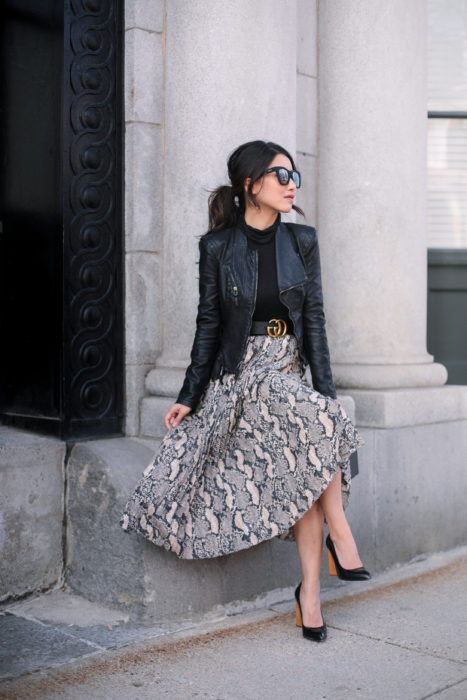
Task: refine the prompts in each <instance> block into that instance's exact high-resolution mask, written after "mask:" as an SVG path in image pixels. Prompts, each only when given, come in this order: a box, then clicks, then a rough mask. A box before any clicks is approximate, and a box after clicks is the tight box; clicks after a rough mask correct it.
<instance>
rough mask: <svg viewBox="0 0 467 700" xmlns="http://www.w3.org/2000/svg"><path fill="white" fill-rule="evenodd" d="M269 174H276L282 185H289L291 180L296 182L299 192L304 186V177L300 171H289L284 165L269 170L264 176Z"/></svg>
mask: <svg viewBox="0 0 467 700" xmlns="http://www.w3.org/2000/svg"><path fill="white" fill-rule="evenodd" d="M267 173H276V175H277V179H278V180H279V182H280V184H281V185H288V184H289V182H290V178H292V180H293V181H294V183H295V187H296V188H297V190H298V188H299V187H300V185H301V184H302V176H301V175H300V173H299V172H298V170H287V168H284V166H283V165H276V166H275V167H274V168H269V169H268V170H266V171H265V173H264V174H265V175H266V174H267Z"/></svg>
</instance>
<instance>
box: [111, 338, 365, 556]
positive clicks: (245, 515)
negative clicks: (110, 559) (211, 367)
mask: <svg viewBox="0 0 467 700" xmlns="http://www.w3.org/2000/svg"><path fill="white" fill-rule="evenodd" d="M363 444H364V440H363V438H362V437H361V436H360V435H359V434H358V432H357V429H356V427H355V426H354V424H353V423H352V422H351V420H350V419H349V418H348V417H347V415H346V413H345V410H344V409H343V408H342V406H341V405H340V404H339V403H338V402H337V401H336V400H335V399H332V398H330V397H326V396H323V395H322V394H320V393H318V392H317V391H315V390H314V389H313V388H312V386H311V385H310V384H309V383H308V381H307V379H306V376H305V368H304V367H303V365H302V362H301V359H300V355H299V352H298V346H297V341H296V338H295V336H294V335H286V336H284V337H283V338H270V337H269V336H267V335H257V336H253V335H251V336H249V337H248V343H247V347H246V351H245V355H244V357H243V360H242V362H241V365H240V367H239V370H238V372H237V374H236V375H234V374H224V375H223V376H222V377H220V378H218V379H215V380H214V379H210V381H209V383H208V384H207V386H206V388H205V390H204V392H203V395H202V396H201V399H200V401H199V403H198V406H197V408H196V409H195V411H194V412H191V413H189V414H188V415H187V416H186V417H185V418H184V419H183V420H182V421H181V422H180V424H179V425H178V426H177V427H176V428H170V430H168V431H167V433H166V435H165V437H164V439H163V440H162V443H161V445H160V447H159V449H158V451H157V452H156V454H155V455H154V457H153V459H152V460H151V463H150V464H149V465H148V466H147V468H146V469H145V471H144V472H143V475H142V477H141V479H140V480H139V482H138V484H137V485H136V488H135V490H134V492H133V494H132V495H131V497H130V499H129V501H128V503H127V504H126V507H125V510H124V513H123V516H122V519H121V521H120V524H121V526H122V528H123V529H124V530H126V531H134V532H137V533H138V534H140V535H142V536H143V537H145V538H146V539H148V540H149V541H150V542H153V543H154V544H156V545H158V546H161V547H164V548H165V549H167V550H170V551H172V552H174V553H175V554H176V555H177V556H178V557H180V558H182V559H201V558H206V557H217V556H220V555H223V554H230V553H232V552H236V551H239V550H241V549H245V548H247V547H251V546H253V545H256V544H258V543H259V542H262V541H264V540H268V539H271V538H273V537H278V538H279V539H282V540H289V541H294V540H295V537H294V532H293V527H292V526H293V524H294V523H295V522H296V521H297V520H298V519H299V518H301V517H302V516H303V515H304V514H305V513H306V512H307V510H309V508H311V506H312V505H313V503H314V502H315V501H316V500H317V499H318V498H319V496H320V495H321V493H322V492H323V491H324V490H325V489H326V488H327V487H328V486H329V484H330V482H331V481H332V479H333V478H334V477H335V476H336V474H337V473H338V469H337V467H338V465H340V466H341V469H342V480H341V492H342V502H343V506H344V508H346V507H347V503H348V499H349V492H350V482H351V476H350V459H349V457H350V455H351V454H352V452H354V451H355V450H357V449H358V448H359V447H360V446H361V445H363Z"/></svg>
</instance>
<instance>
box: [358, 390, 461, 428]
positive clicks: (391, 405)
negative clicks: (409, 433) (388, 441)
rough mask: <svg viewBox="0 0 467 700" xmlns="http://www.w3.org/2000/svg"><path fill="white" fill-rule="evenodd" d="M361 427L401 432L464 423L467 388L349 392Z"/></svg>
mask: <svg viewBox="0 0 467 700" xmlns="http://www.w3.org/2000/svg"><path fill="white" fill-rule="evenodd" d="M350 395H351V396H352V397H353V398H354V400H355V405H356V411H355V415H356V423H357V425H358V426H361V427H369V428H370V427H371V428H402V427H406V426H407V427H409V426H414V425H426V424H430V423H446V422H450V421H459V420H466V419H467V386H458V385H447V386H440V387H419V388H406V389H390V390H361V389H352V390H351V393H350Z"/></svg>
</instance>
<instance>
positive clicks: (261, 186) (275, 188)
mask: <svg viewBox="0 0 467 700" xmlns="http://www.w3.org/2000/svg"><path fill="white" fill-rule="evenodd" d="M276 165H281V166H283V167H284V168H287V170H292V163H291V162H290V159H289V158H287V156H285V155H283V154H282V153H278V154H277V155H276V156H274V158H273V159H272V161H271V162H270V163H269V166H268V168H266V169H267V170H268V169H269V168H274V167H275V166H276ZM296 193H297V187H296V185H295V183H294V181H293V180H292V178H290V179H289V182H288V184H287V185H281V184H280V182H279V180H278V178H277V173H276V172H272V173H267V174H266V175H263V177H261V178H260V179H259V180H257V181H256V182H255V183H253V187H252V194H253V195H254V196H255V199H256V201H257V202H258V204H259V205H260V207H261V210H268V209H269V210H274V211H276V212H279V211H280V212H283V213H288V212H289V211H290V210H291V209H292V204H293V203H294V199H295V195H296Z"/></svg>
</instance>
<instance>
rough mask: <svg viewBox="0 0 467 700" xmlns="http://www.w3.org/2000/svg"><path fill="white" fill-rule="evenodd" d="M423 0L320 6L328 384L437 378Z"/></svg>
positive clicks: (389, 384) (409, 383) (435, 381)
mask: <svg viewBox="0 0 467 700" xmlns="http://www.w3.org/2000/svg"><path fill="white" fill-rule="evenodd" d="M425 26H426V18H425V2H424V0H415V1H414V2H411V3H407V2H404V0H393V2H389V3H374V2H372V1H371V0H354V2H353V3H352V7H351V9H350V8H349V5H348V3H343V2H340V0H326V2H321V3H320V4H319V47H320V49H319V105H320V106H319V221H318V223H319V228H318V234H319V236H320V245H321V249H322V260H323V268H324V271H323V277H324V284H325V299H326V302H327V310H328V313H327V319H328V334H329V343H330V348H331V354H332V360H333V372H334V378H335V381H336V386H337V387H341V388H346V389H347V388H348V389H382V388H396V387H428V386H440V385H442V384H444V382H445V381H446V377H447V373H446V370H445V368H444V366H442V365H440V364H437V363H434V362H433V356H432V355H429V354H428V353H427V351H426V296H427V280H426V276H427V250H426V248H427V243H426V204H425V200H426V168H427V166H426V122H427V114H426V110H427V101H426V63H427V57H426V50H425V48H426V46H425V43H426V40H425V36H426V30H425Z"/></svg>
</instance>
